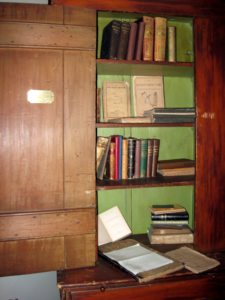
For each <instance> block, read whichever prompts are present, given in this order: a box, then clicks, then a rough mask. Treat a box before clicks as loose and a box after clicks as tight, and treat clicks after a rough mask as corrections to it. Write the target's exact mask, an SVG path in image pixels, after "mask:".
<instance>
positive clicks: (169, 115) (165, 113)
mask: <svg viewBox="0 0 225 300" xmlns="http://www.w3.org/2000/svg"><path fill="white" fill-rule="evenodd" d="M144 117H150V119H151V123H194V122H195V108H153V109H151V110H147V111H145V112H144Z"/></svg>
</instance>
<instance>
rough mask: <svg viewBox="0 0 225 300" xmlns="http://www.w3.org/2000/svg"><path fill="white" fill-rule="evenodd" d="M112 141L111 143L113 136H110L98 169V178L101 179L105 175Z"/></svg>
mask: <svg viewBox="0 0 225 300" xmlns="http://www.w3.org/2000/svg"><path fill="white" fill-rule="evenodd" d="M110 143H111V137H109V138H108V142H107V145H106V147H105V151H104V154H103V156H102V159H101V162H100V164H99V167H98V170H97V176H96V177H97V178H98V179H101V180H102V179H103V175H104V172H105V167H106V162H107V158H108V153H109V147H110Z"/></svg>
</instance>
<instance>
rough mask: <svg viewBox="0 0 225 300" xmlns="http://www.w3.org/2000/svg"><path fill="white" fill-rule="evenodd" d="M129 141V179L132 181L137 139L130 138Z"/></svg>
mask: <svg viewBox="0 0 225 300" xmlns="http://www.w3.org/2000/svg"><path fill="white" fill-rule="evenodd" d="M127 141H128V154H127V155H128V157H127V163H128V165H127V178H128V179H131V178H133V177H134V166H135V147H136V139H134V138H128V139H127Z"/></svg>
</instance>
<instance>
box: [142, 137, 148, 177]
mask: <svg viewBox="0 0 225 300" xmlns="http://www.w3.org/2000/svg"><path fill="white" fill-rule="evenodd" d="M147 152H148V140H145V139H142V140H141V162H140V178H146V168H147Z"/></svg>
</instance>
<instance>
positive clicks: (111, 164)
mask: <svg viewBox="0 0 225 300" xmlns="http://www.w3.org/2000/svg"><path fill="white" fill-rule="evenodd" d="M106 176H107V177H108V178H109V179H110V180H114V179H115V143H110V147H109V155H108V158H107V164H106Z"/></svg>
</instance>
